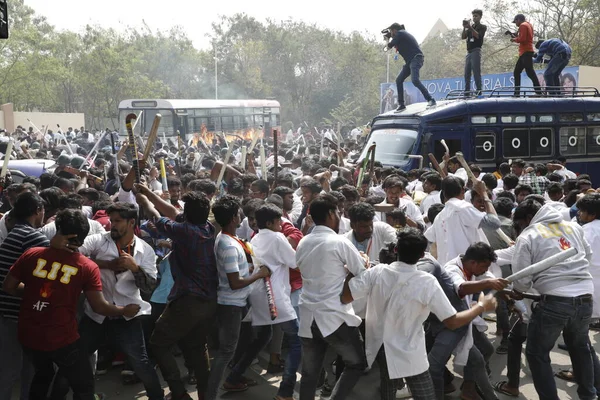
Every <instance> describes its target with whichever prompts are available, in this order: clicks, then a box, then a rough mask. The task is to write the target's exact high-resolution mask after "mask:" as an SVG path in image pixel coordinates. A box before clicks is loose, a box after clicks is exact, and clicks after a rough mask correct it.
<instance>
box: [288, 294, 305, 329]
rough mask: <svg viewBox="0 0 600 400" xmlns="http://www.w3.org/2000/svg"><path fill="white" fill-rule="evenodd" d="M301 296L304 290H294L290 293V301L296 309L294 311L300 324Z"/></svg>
mask: <svg viewBox="0 0 600 400" xmlns="http://www.w3.org/2000/svg"><path fill="white" fill-rule="evenodd" d="M301 294H302V288H300V289H298V290H294V291H293V292H292V293H290V300H291V302H292V307H294V311H296V318H297V319H298V323H300V310H299V308H298V304H300V295H301Z"/></svg>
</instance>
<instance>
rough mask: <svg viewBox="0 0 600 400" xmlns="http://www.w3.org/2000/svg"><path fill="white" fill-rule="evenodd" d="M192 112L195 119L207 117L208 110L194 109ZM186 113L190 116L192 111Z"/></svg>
mask: <svg viewBox="0 0 600 400" xmlns="http://www.w3.org/2000/svg"><path fill="white" fill-rule="evenodd" d="M193 112H194V115H195V116H197V117H204V116H208V110H207V109H206V108H196V109H195V110H193ZM188 113H189V114H190V115H192V110H189V111H188Z"/></svg>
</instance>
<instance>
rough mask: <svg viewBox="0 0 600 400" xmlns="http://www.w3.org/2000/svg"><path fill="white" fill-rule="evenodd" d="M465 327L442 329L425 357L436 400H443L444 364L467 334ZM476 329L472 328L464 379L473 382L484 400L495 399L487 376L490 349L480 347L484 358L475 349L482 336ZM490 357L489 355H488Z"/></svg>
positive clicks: (480, 342) (477, 349)
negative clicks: (472, 342) (472, 343)
mask: <svg viewBox="0 0 600 400" xmlns="http://www.w3.org/2000/svg"><path fill="white" fill-rule="evenodd" d="M467 328H468V327H467V326H464V327H462V328H458V329H456V330H450V329H447V328H446V329H443V330H442V331H441V332H440V333H438V334H437V336H436V337H435V341H434V343H433V346H432V347H431V350H430V351H429V354H428V355H427V359H428V361H429V373H430V375H431V378H432V379H433V385H434V388H435V394H436V399H438V400H443V399H444V376H445V371H446V363H447V362H448V360H449V359H450V356H451V355H452V352H453V351H454V350H455V349H456V346H458V344H459V343H460V341H461V340H462V339H463V338H464V336H465V335H466V333H467ZM476 330H477V328H475V327H473V334H474V335H473V341H474V343H475V344H474V345H473V347H471V351H469V357H468V360H467V365H466V366H465V368H464V379H465V380H471V381H474V382H475V383H476V384H477V386H478V387H479V389H480V390H481V392H482V394H483V395H484V396H483V398H485V399H497V397H496V394H495V393H494V388H493V387H492V385H491V383H490V380H489V378H488V374H487V368H486V366H487V360H489V356H488V355H487V353H490V349H489V347H488V346H485V344H484V345H482V346H481V347H483V348H484V349H485V350H484V351H485V352H486V357H487V360H486V357H484V355H483V354H482V352H481V351H480V350H479V348H478V347H477V344H482V343H483V342H482V341H480V340H479V339H480V337H479V335H483V334H482V333H480V332H475V331H476ZM493 351H494V348H493V346H492V347H491V353H493ZM489 355H490V356H491V354H489Z"/></svg>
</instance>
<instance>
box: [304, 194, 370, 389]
mask: <svg viewBox="0 0 600 400" xmlns="http://www.w3.org/2000/svg"><path fill="white" fill-rule="evenodd" d="M310 215H311V217H312V219H313V221H314V223H315V225H316V226H315V228H314V229H313V231H312V233H311V234H310V235H307V236H305V237H304V238H303V239H302V241H301V242H300V244H299V245H298V247H297V248H296V264H297V265H298V268H299V269H300V273H301V274H302V285H303V286H302V294H301V296H300V305H299V309H300V331H299V335H300V338H301V340H302V381H301V383H300V400H307V399H311V400H312V399H314V396H315V391H316V388H317V380H318V377H319V373H320V370H321V367H322V364H323V358H324V357H325V353H326V351H327V348H328V347H329V346H331V347H332V348H333V349H334V350H335V351H336V352H337V353H338V354H340V355H341V357H342V359H343V361H344V363H345V368H344V372H343V373H342V375H341V376H340V379H339V380H338V382H337V383H336V385H335V387H334V388H333V391H332V394H331V399H334V400H340V399H345V398H346V397H347V396H348V395H349V393H350V392H351V391H352V388H353V387H354V385H355V384H356V382H357V381H358V379H359V378H360V377H361V376H362V374H363V370H364V368H365V366H366V360H365V355H364V350H363V341H362V338H361V335H360V331H359V330H358V326H359V325H360V323H361V319H360V317H358V316H357V315H356V314H355V313H354V310H353V308H352V305H350V304H342V303H341V302H340V293H341V292H342V289H343V287H344V280H345V279H346V276H347V274H348V272H350V273H351V274H352V275H354V276H360V275H361V274H362V273H363V272H364V271H365V260H364V259H363V258H362V257H361V255H360V253H359V252H358V250H356V248H355V247H354V246H353V245H352V243H351V242H350V241H349V240H348V239H347V238H345V237H343V236H341V235H338V234H337V231H338V229H339V221H340V215H339V210H338V207H337V199H336V198H335V197H334V196H332V195H329V194H321V195H319V196H317V197H316V198H315V199H314V200H313V201H312V203H311V205H310Z"/></svg>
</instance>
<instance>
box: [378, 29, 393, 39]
mask: <svg viewBox="0 0 600 400" xmlns="http://www.w3.org/2000/svg"><path fill="white" fill-rule="evenodd" d="M381 33H383V40H387V39H391V38H392V31H390V30H389V29H387V28H386V29H384V30H382V31H381Z"/></svg>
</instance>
